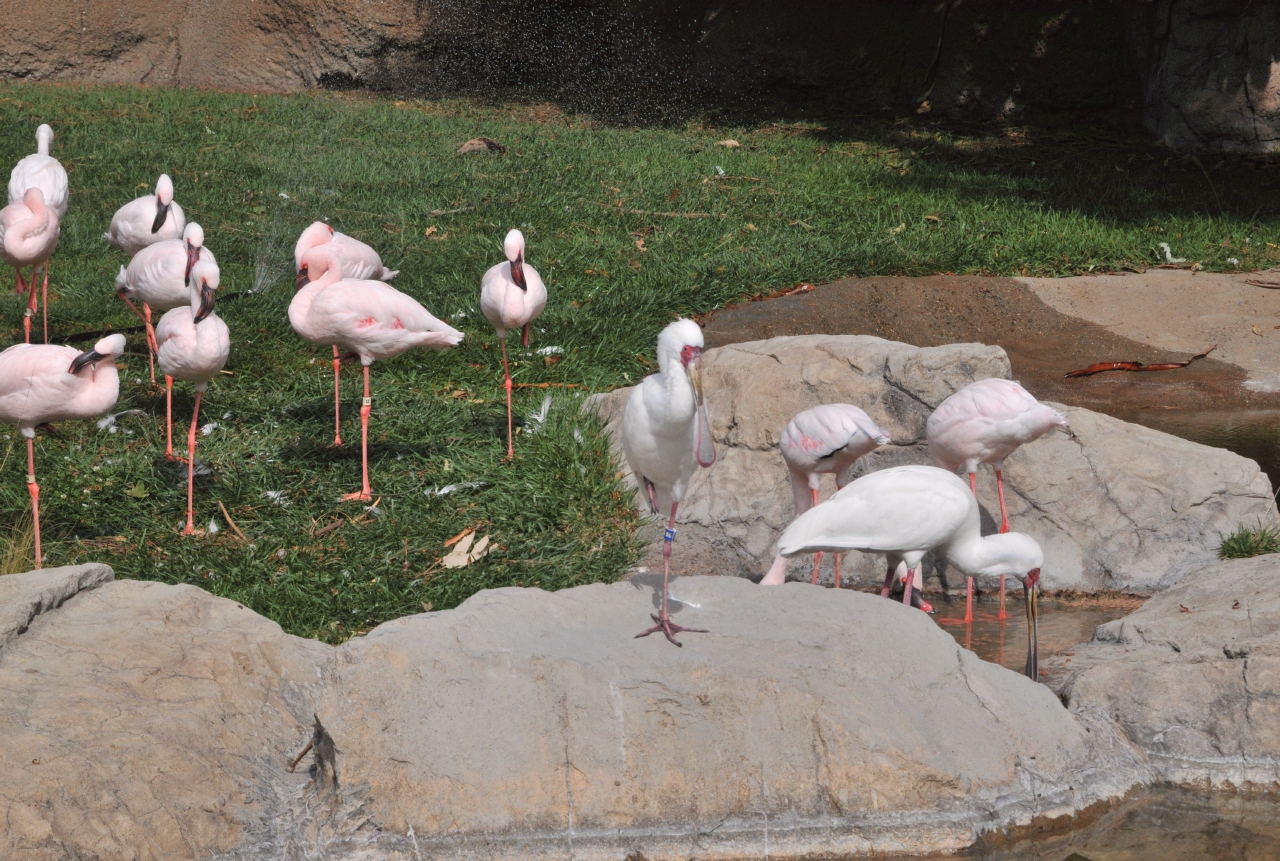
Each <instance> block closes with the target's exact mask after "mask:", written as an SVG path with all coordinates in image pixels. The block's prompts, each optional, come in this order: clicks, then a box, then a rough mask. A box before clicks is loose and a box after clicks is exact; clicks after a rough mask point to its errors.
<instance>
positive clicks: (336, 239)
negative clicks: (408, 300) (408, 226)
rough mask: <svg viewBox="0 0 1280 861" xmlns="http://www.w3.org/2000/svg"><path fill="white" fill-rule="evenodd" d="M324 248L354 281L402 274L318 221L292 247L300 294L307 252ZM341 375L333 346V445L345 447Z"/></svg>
mask: <svg viewBox="0 0 1280 861" xmlns="http://www.w3.org/2000/svg"><path fill="white" fill-rule="evenodd" d="M320 245H323V246H325V247H326V248H328V249H329V251H331V252H333V256H334V257H337V258H338V262H339V263H340V264H341V266H342V277H343V278H350V279H352V280H354V281H364V280H366V279H376V280H378V281H390V280H391V279H392V278H395V277H396V276H397V275H399V274H400V271H399V270H398V269H388V268H387V267H386V266H383V265H382V258H381V257H380V256H379V255H378V252H377V251H374V250H373V248H371V247H370V246H368V245H366V244H364V243H363V242H361V241H360V240H359V239H354V238H352V237H350V236H347V235H346V234H345V233H339V232H337V231H336V230H334V229H333V228H332V227H330V226H329V225H327V224H325V223H324V222H323V221H316V222H313V223H312V224H311V226H310V227H308V228H307V229H306V230H304V231H302V235H301V236H299V237H298V242H297V244H296V245H294V247H293V263H294V266H296V267H297V270H298V278H297V281H296V282H295V283H294V287H295V289H298V290H301V289H302V288H303V287H305V286H306V285H307V284H308V283H309V282H310V281H311V274H310V272H309V271H308V269H307V262H306V260H305V258H306V256H307V252H308V251H310V250H311V249H312V248H315V247H317V246H320ZM341 373H342V357H341V356H340V355H339V353H338V345H337V344H334V345H333V445H334V447H335V448H336V447H338V446H341V445H342V389H341V388H340V384H339V376H340V374H341Z"/></svg>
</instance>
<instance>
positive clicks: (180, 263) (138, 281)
mask: <svg viewBox="0 0 1280 861" xmlns="http://www.w3.org/2000/svg"><path fill="white" fill-rule="evenodd" d="M201 260H203V261H205V262H206V263H209V264H210V265H212V266H213V267H214V268H215V269H216V268H217V266H218V261H217V260H216V259H214V256H213V252H212V251H210V250H209V249H208V248H206V247H205V244H204V230H203V228H201V227H200V225H199V224H197V223H196V222H194V221H192V222H191V223H189V224H188V225H187V226H186V228H185V229H184V230H183V231H182V238H181V239H166V240H164V241H163V242H157V243H155V244H153V245H148V246H147V247H146V248H143V249H142V250H141V251H139V252H138V253H137V254H135V255H133V259H132V260H130V261H129V265H128V266H127V267H125V266H121V267H120V274H118V275H116V295H117V296H119V297H120V298H121V299H123V300H124V303H125V304H126V305H128V306H129V310H131V311H132V312H133V313H134V315H136V316H137V317H138V319H139V320H141V321H142V322H143V324H144V325H145V326H146V330H147V347H148V348H149V350H150V353H151V354H152V355H148V357H147V360H148V364H150V365H151V382H153V383H154V382H155V381H156V370H155V364H154V359H153V355H154V353H155V351H156V333H155V329H154V328H152V326H151V312H152V311H153V310H156V311H171V310H173V309H174V308H177V307H180V306H182V305H186V304H187V303H188V302H190V301H191V295H190V294H191V291H190V286H191V268H192V267H193V266H195V265H196V263H197V262H199V261H201ZM214 283H217V278H216V277H215V278H214ZM136 303H141V304H142V310H141V311H139V310H138V305H137V304H136ZM171 453H172V452H171Z"/></svg>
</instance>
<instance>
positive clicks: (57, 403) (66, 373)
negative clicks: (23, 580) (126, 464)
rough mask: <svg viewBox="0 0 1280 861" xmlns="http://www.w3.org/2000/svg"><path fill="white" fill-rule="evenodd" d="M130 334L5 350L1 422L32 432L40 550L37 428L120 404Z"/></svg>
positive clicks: (30, 475) (30, 486)
mask: <svg viewBox="0 0 1280 861" xmlns="http://www.w3.org/2000/svg"><path fill="white" fill-rule="evenodd" d="M123 354H124V335H108V336H107V337H105V338H103V339H102V340H101V341H99V342H98V343H96V344H94V345H93V349H92V350H89V351H88V352H84V353H82V352H80V351H79V350H77V349H75V348H74V347H63V346H59V345H56V344H15V345H14V346H12V347H10V348H9V349H7V350H5V351H4V352H3V353H0V422H4V423H5V424H10V425H16V426H17V427H18V430H19V431H20V432H21V433H22V435H23V436H24V437H26V438H27V490H28V491H29V492H30V493H31V516H32V518H33V520H34V523H35V533H36V536H35V537H36V567H37V568H39V567H41V565H42V564H43V560H42V557H41V553H40V485H38V484H36V455H35V445H34V440H35V436H36V429H37V428H40V427H42V426H44V425H46V424H47V423H49V422H55V421H65V420H71V419H91V418H97V417H98V416H100V415H103V414H104V413H108V412H110V411H111V410H112V408H114V407H115V405H116V399H117V398H118V397H119V395H120V377H119V374H118V372H117V371H116V366H115V362H114V361H113V360H114V359H116V358H119V357H120V356H121V355H123Z"/></svg>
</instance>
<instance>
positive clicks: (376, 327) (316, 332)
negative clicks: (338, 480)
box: [289, 245, 464, 502]
mask: <svg viewBox="0 0 1280 861" xmlns="http://www.w3.org/2000/svg"><path fill="white" fill-rule="evenodd" d="M304 260H305V262H306V263H307V267H308V272H309V273H310V278H311V281H310V282H309V283H307V284H306V285H304V286H302V287H300V288H299V289H298V292H297V293H295V294H294V296H293V301H292V302H291V303H289V323H290V324H291V325H292V326H293V330H294V331H295V332H297V333H298V334H299V335H301V336H302V337H303V338H305V339H307V340H308V341H311V342H312V343H315V344H336V345H337V346H338V347H340V348H342V349H343V350H348V351H350V352H353V353H356V354H357V355H359V356H360V362H361V364H362V365H364V403H363V404H362V405H361V407H360V463H361V477H362V481H361V486H360V491H359V492H358V493H348V494H347V495H346V496H344V497H343V500H344V501H351V500H360V501H363V502H368V501H370V500H372V499H373V491H372V490H371V489H370V486H369V413H370V411H371V410H372V407H373V398H372V397H371V396H370V393H369V366H370V365H371V364H373V363H374V361H375V360H377V359H389V358H391V357H393V356H398V355H400V354H401V353H403V352H404V351H405V350H410V349H412V348H414V347H429V348H431V349H434V350H443V349H446V348H448V347H452V346H454V345H456V344H458V343H461V341H462V339H463V337H464V336H463V334H462V333H461V332H459V331H458V330H457V329H455V328H453V327H452V326H450V325H448V324H447V323H444V322H441V321H440V320H437V319H436V318H435V317H433V316H432V315H431V312H429V311H428V310H427V309H426V308H423V307H422V306H421V305H420V304H418V302H417V301H416V300H415V299H413V298H412V297H410V296H406V295H405V294H404V293H401V292H400V291H399V290H396V289H395V288H393V287H388V286H387V285H386V284H383V283H382V282H381V281H354V280H345V279H343V277H342V263H341V262H340V261H339V260H338V258H337V256H336V255H335V254H334V253H333V252H332V251H330V250H329V249H328V246H327V245H320V246H318V247H316V248H312V249H311V250H310V251H308V252H307V253H306V255H305V256H304ZM299 283H301V281H300V280H299Z"/></svg>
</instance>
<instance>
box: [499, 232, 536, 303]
mask: <svg viewBox="0 0 1280 861" xmlns="http://www.w3.org/2000/svg"><path fill="white" fill-rule="evenodd" d="M502 250H503V251H505V252H506V254H507V261H508V262H510V263H511V280H512V281H514V282H516V286H517V287H519V288H520V289H521V290H528V289H529V283H528V282H527V281H526V280H525V277H524V234H523V233H521V232H520V231H519V230H512V231H511V232H510V233H508V234H507V238H506V239H505V240H503V243H502Z"/></svg>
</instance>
